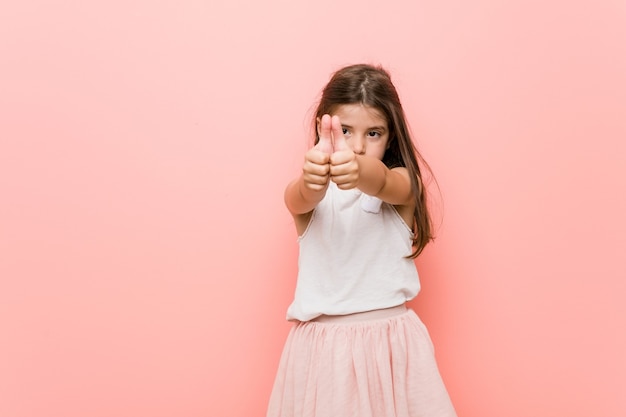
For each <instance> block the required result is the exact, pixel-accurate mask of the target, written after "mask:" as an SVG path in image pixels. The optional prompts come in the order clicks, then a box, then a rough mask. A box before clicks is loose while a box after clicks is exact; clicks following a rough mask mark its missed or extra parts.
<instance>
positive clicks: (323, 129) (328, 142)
mask: <svg viewBox="0 0 626 417" xmlns="http://www.w3.org/2000/svg"><path fill="white" fill-rule="evenodd" d="M318 136H319V140H318V142H317V144H316V145H315V146H314V147H313V148H311V149H309V151H308V152H307V153H306V154H305V155H304V166H303V167H302V178H303V180H304V185H305V187H307V188H309V189H310V190H312V191H323V190H324V189H326V187H327V186H328V180H329V179H330V155H331V154H332V153H333V143H332V139H331V117H330V116H329V115H327V114H325V115H324V116H322V118H321V119H320V122H319V132H318Z"/></svg>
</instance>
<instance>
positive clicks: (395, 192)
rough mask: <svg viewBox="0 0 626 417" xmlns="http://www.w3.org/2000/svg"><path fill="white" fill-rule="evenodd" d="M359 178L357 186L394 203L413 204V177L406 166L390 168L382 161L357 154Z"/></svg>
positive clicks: (400, 204)
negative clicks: (410, 176) (411, 177)
mask: <svg viewBox="0 0 626 417" xmlns="http://www.w3.org/2000/svg"><path fill="white" fill-rule="evenodd" d="M356 162H357V165H358V179H357V182H356V188H358V189H359V190H361V191H363V192H364V193H365V194H369V195H372V196H375V197H378V198H380V199H381V200H383V201H385V202H387V203H389V204H393V205H399V206H403V205H408V204H410V205H412V204H413V192H412V190H411V179H410V178H409V171H408V170H407V169H406V168H403V167H398V168H393V169H389V168H387V167H386V166H385V164H383V162H382V161H380V160H378V159H376V158H371V157H367V156H362V155H356Z"/></svg>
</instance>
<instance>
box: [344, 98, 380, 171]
mask: <svg viewBox="0 0 626 417" xmlns="http://www.w3.org/2000/svg"><path fill="white" fill-rule="evenodd" d="M333 115H336V116H339V119H340V120H341V126H342V128H343V134H344V136H345V138H346V141H347V142H348V146H350V148H351V149H352V151H354V153H356V154H358V155H365V156H370V157H372V158H377V159H380V160H382V159H383V156H384V155H385V151H386V150H387V148H389V128H388V126H387V120H386V119H385V117H384V116H383V114H382V113H381V112H380V111H378V110H377V109H375V108H373V107H367V106H364V105H362V104H359V103H356V104H343V105H340V106H339V107H337V108H336V109H335V111H334V112H333Z"/></svg>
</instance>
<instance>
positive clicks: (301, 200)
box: [285, 176, 328, 214]
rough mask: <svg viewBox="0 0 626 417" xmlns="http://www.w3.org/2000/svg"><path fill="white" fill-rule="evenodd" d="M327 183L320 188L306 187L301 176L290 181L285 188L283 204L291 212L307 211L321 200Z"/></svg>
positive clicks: (300, 212)
mask: <svg viewBox="0 0 626 417" xmlns="http://www.w3.org/2000/svg"><path fill="white" fill-rule="evenodd" d="M327 189H328V184H326V185H325V186H324V187H323V188H321V189H320V190H313V189H311V188H310V187H307V186H306V184H305V182H304V178H303V176H300V177H298V178H297V179H295V180H293V181H291V182H290V183H289V184H288V185H287V187H286V188H285V205H286V206H287V209H288V210H289V212H290V213H291V214H304V213H308V212H310V211H311V210H313V209H314V208H315V206H317V204H318V203H319V202H320V201H322V199H323V198H324V195H326V190H327Z"/></svg>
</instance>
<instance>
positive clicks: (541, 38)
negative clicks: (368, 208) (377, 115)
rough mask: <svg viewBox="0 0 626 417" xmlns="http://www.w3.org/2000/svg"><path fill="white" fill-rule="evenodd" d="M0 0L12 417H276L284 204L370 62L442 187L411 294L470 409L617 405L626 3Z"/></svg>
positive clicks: (1, 339)
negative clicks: (315, 110) (354, 69)
mask: <svg viewBox="0 0 626 417" xmlns="http://www.w3.org/2000/svg"><path fill="white" fill-rule="evenodd" d="M3 3H4V4H2V5H1V6H0V199H1V200H0V415H1V416H3V417H42V416H55V417H56V416H63V417H84V416H90V417H99V416H102V417H105V416H106V417H109V416H151V417H161V416H186V417H193V416H233V417H249V416H261V415H263V413H264V409H265V404H266V401H267V397H268V395H269V392H270V389H271V384H272V381H273V377H274V372H275V369H276V365H277V361H278V357H279V355H280V350H281V348H282V344H283V341H284V337H285V335H286V332H287V330H288V329H289V325H288V324H287V323H286V322H284V315H285V309H286V307H287V305H288V303H289V302H290V298H291V294H292V291H293V287H294V273H295V270H296V258H295V255H296V242H295V231H294V228H293V224H292V221H291V219H290V217H289V215H288V213H287V211H286V210H285V209H284V208H283V205H282V190H283V187H284V185H285V183H286V182H287V181H288V180H289V179H290V178H291V176H292V175H294V174H295V173H296V172H297V171H298V169H299V164H300V161H301V158H302V156H301V155H302V152H303V150H304V148H305V144H306V138H307V128H308V116H309V115H310V110H311V105H312V103H313V100H314V99H315V97H316V95H317V93H318V92H319V90H320V88H321V87H322V85H323V84H324V83H325V82H326V81H327V79H328V76H329V74H330V73H331V72H332V71H333V70H335V69H337V68H338V67H339V66H342V65H344V64H347V63H354V62H360V61H366V62H375V63H378V62H380V63H382V64H383V65H385V66H387V67H388V68H389V69H390V70H391V71H392V74H393V76H394V79H395V81H396V84H397V86H398V88H399V90H400V93H401V96H402V98H403V100H404V104H405V107H406V110H407V112H408V113H409V115H410V121H411V122H412V126H413V129H414V132H415V133H416V134H417V136H418V137H419V146H421V148H422V150H423V152H424V154H425V155H426V157H427V158H428V160H429V161H430V163H431V164H432V166H433V168H434V170H435V171H436V174H437V176H438V180H439V183H440V187H441V195H442V197H443V205H444V207H445V214H444V215H443V223H442V226H441V228H440V230H439V237H438V239H437V241H436V244H434V245H433V246H431V247H430V248H429V249H428V250H427V251H426V253H425V254H424V255H423V256H422V257H421V258H420V259H419V260H418V266H419V267H420V271H421V275H422V280H423V287H424V289H423V292H422V294H421V295H420V297H419V298H418V300H417V301H416V302H415V303H414V304H413V305H414V307H415V308H416V309H417V311H418V312H419V314H420V315H421V316H422V318H423V319H424V321H425V322H426V324H427V325H428V326H429V328H430V330H431V333H432V336H433V339H434V340H435V344H436V347H437V354H438V358H439V361H440V366H441V371H442V373H443V375H444V378H445V379H446V381H447V384H448V386H449V390H450V393H451V395H452V397H453V400H454V402H455V404H456V406H457V408H458V411H459V415H460V416H467V417H474V416H475V417H485V416H494V417H501V416H507V417H527V416H534V417H548V416H569V417H572V416H580V417H582V416H585V417H588V416H609V415H611V416H615V415H624V414H626V395H625V392H624V380H625V378H626V360H624V352H625V351H626V336H625V335H626V332H625V331H624V329H625V328H626V308H625V307H624V306H625V303H624V295H625V294H626V284H625V282H626V280H625V279H624V278H626V273H625V272H624V270H625V265H624V260H623V259H624V258H623V253H622V252H624V249H626V237H625V236H626V221H625V220H624V213H625V212H626V195H625V194H626V193H625V185H626V184H624V182H625V181H624V180H625V179H626V168H625V167H624V165H625V162H626V140H625V139H626V117H625V113H626V77H625V74H626V6H625V5H624V2H623V1H617V0H614V1H609V0H604V1H602V0H601V1H593V2H592V1H591V0H589V1H586V2H585V1H574V2H571V1H553V2H540V1H526V0H524V1H522V0H512V1H507V2H502V1H498V0H484V1H479V2H464V1H454V0H444V1H437V2H410V1H387V2H383V3H381V2H378V1H364V0H359V1H356V0H352V1H344V2H334V1H330V0H321V1H316V2H293V1H281V0H270V1H266V2H262V3H261V2H257V1H252V0H250V1H247V2H227V1H224V2H223V4H218V2H216V1H205V2H201V1H196V0H176V1H173V0H170V1H159V2H153V1H147V0H124V1H112V2H95V3H99V5H98V4H95V3H94V2H48V1H44V0H38V1H15V2H3ZM241 3H245V4H243V5H242V4H241ZM381 4H384V7H382V6H381ZM439 206H440V205H439Z"/></svg>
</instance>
